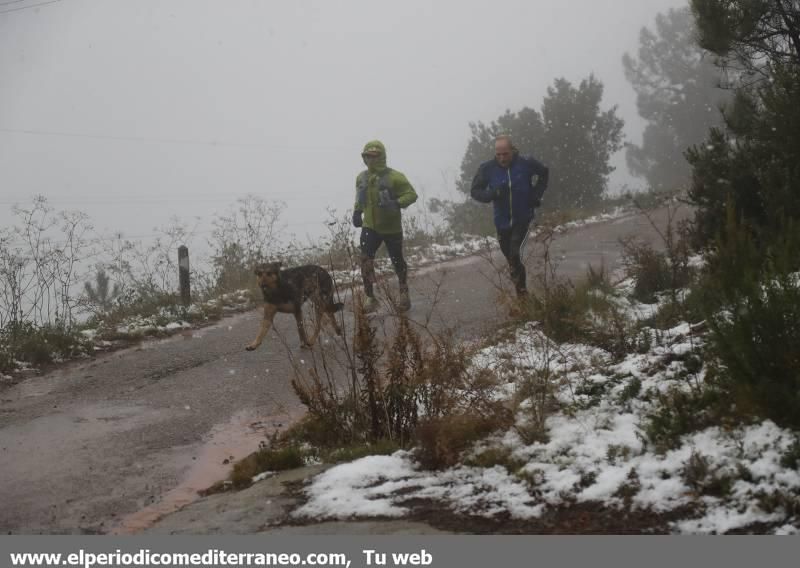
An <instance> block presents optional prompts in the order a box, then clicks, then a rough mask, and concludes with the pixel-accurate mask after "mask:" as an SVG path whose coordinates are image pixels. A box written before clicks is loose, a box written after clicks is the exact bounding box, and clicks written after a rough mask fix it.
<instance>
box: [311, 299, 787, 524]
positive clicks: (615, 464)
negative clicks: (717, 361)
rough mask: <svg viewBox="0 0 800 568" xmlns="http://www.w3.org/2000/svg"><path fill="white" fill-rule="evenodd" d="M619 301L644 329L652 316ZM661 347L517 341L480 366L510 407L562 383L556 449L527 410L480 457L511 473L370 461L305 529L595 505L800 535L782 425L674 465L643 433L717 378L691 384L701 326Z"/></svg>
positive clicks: (703, 449)
mask: <svg viewBox="0 0 800 568" xmlns="http://www.w3.org/2000/svg"><path fill="white" fill-rule="evenodd" d="M625 287H626V284H623V285H622V289H623V290H624V289H625ZM618 301H619V302H620V303H625V304H627V306H626V307H627V311H628V313H629V314H631V315H634V316H637V317H639V318H641V317H646V316H648V315H649V314H651V313H652V311H653V307H645V306H643V305H637V304H635V303H632V302H628V301H627V300H624V299H620V300H618ZM652 337H653V340H652V343H651V345H650V346H649V349H647V350H646V351H645V352H643V353H634V354H630V355H628V356H626V357H625V358H624V359H622V360H619V359H618V360H616V361H615V360H613V358H612V357H611V355H610V354H608V353H606V352H605V351H603V350H601V349H598V348H595V347H590V346H586V345H566V344H561V345H557V344H555V343H553V342H551V341H549V340H548V339H547V338H546V337H545V336H544V335H543V334H542V333H541V332H540V331H539V329H538V328H537V326H535V325H533V324H527V325H526V326H525V327H523V328H520V329H518V330H517V331H516V336H515V337H514V338H513V339H511V340H509V341H506V342H504V343H501V344H499V345H493V346H490V347H486V348H484V349H482V350H480V351H479V352H477V353H476V354H475V355H474V357H473V359H472V365H473V366H474V367H476V368H490V369H492V370H493V371H495V374H496V375H497V376H498V377H499V378H500V380H501V384H502V387H501V388H500V389H498V396H501V397H505V398H506V399H508V400H509V401H510V400H513V399H514V396H515V394H516V393H517V392H518V389H519V388H520V385H522V384H523V383H524V382H525V381H526V380H530V378H531V377H532V376H537V372H541V371H542V370H544V369H545V367H549V369H550V370H554V371H556V373H557V379H555V380H554V381H553V385H552V386H553V393H554V395H555V398H556V399H557V401H558V403H559V405H558V406H559V408H560V410H559V411H557V412H555V413H553V414H550V415H549V416H548V417H547V419H546V427H545V429H546V441H540V442H533V443H527V442H525V441H524V440H523V439H522V437H521V436H520V434H519V432H524V431H525V430H526V427H527V426H528V424H527V423H528V422H529V419H530V416H531V415H532V412H531V407H532V406H533V405H534V404H535V403H533V402H531V401H530V400H529V401H525V402H523V403H522V404H520V405H519V406H518V407H517V408H518V411H517V418H516V424H515V427H514V428H512V429H510V430H509V431H507V432H504V433H499V434H497V435H496V436H494V437H493V438H491V439H487V440H485V441H483V442H482V443H481V444H480V445H479V446H478V447H477V448H475V449H474V450H473V452H474V453H476V454H477V453H480V452H484V451H486V450H487V449H490V448H491V449H494V450H502V451H503V452H504V453H505V454H507V455H508V456H509V459H508V460H507V461H508V462H509V465H497V466H494V467H492V468H488V469H487V468H477V467H467V466H463V465H460V466H458V467H454V468H451V469H448V470H446V471H441V472H429V471H424V470H421V469H420V468H419V467H418V466H417V464H416V463H415V460H414V456H413V454H412V453H410V452H397V453H395V454H394V455H392V456H371V457H366V458H363V459H360V460H358V461H355V462H352V463H348V464H344V465H339V466H337V467H334V468H332V469H330V470H328V471H326V472H325V473H323V474H321V475H319V476H318V477H317V478H316V479H315V480H314V481H313V483H312V484H311V485H310V486H309V487H308V488H307V490H306V492H307V497H308V502H307V503H306V504H305V505H304V506H302V507H301V508H300V509H298V510H297V511H295V516H296V517H298V518H313V519H328V518H335V519H345V518H351V517H370V516H380V517H403V516H404V515H407V514H409V512H410V510H409V507H407V506H405V505H404V503H409V502H410V501H411V500H414V499H427V500H434V501H438V502H439V503H440V504H441V505H443V506H444V507H446V508H449V509H450V510H452V511H453V512H454V513H458V514H469V515H474V516H484V517H495V516H498V515H506V516H510V517H511V518H512V519H534V518H539V517H541V516H542V515H543V514H544V513H546V512H547V511H548V510H549V509H551V508H555V507H560V506H569V505H572V504H577V503H583V502H592V503H602V504H603V505H605V506H606V507H608V508H610V509H612V510H613V509H622V508H630V509H633V510H636V509H640V510H648V511H653V512H656V513H666V512H677V513H679V514H685V518H682V519H681V520H678V521H674V522H672V523H671V524H670V529H671V530H672V531H674V532H676V533H690V534H706V533H724V532H726V531H730V530H734V529H740V528H745V527H748V526H751V525H753V524H754V523H765V524H766V525H767V526H770V527H773V529H772V530H773V531H774V532H775V533H776V534H794V533H796V532H797V530H798V526H800V519H798V518H796V517H793V516H792V514H791V512H787V511H786V510H785V509H784V507H783V506H782V503H791V502H793V501H794V500H795V499H796V496H797V495H798V493H800V473H798V471H797V470H796V469H792V468H790V467H785V466H784V465H782V464H781V462H782V458H783V457H784V456H785V455H786V454H787V452H789V451H790V450H791V449H792V447H793V444H795V443H796V442H795V441H796V437H795V436H794V435H793V434H792V433H791V432H790V431H787V430H782V429H780V428H778V427H777V426H776V425H775V424H773V423H772V422H769V421H765V422H761V423H758V424H752V425H749V426H738V427H734V428H729V429H722V428H719V427H712V428H707V429H704V430H701V431H698V432H694V433H692V434H688V435H684V436H683V437H682V438H680V440H679V442H678V444H677V446H678V447H676V448H674V449H670V450H668V451H661V452H658V451H656V448H654V447H653V444H650V443H648V442H647V441H646V440H647V437H646V435H645V433H644V430H643V427H644V426H643V425H644V424H645V422H646V416H647V415H648V413H650V412H652V411H653V410H654V409H655V405H656V404H658V402H657V401H658V399H659V396H658V395H659V393H661V394H663V393H667V392H668V391H671V390H681V391H691V390H692V389H699V388H701V387H702V385H703V381H704V376H705V369H704V368H703V367H702V366H701V367H700V368H699V370H698V369H697V368H696V367H695V366H692V369H693V370H694V372H690V371H689V369H687V365H686V364H685V362H686V361H687V360H688V359H687V356H689V355H693V354H695V353H696V354H700V351H699V350H700V348H701V347H702V345H703V342H704V339H703V337H702V336H698V335H694V334H693V333H692V329H691V327H690V326H689V325H688V324H686V323H683V324H681V325H678V326H676V327H675V328H673V329H670V330H667V331H664V330H661V331H659V332H655V331H653V332H652ZM539 376H541V375H539ZM465 457H467V456H465ZM713 488H717V489H716V490H714V489H713ZM784 498H786V499H785V500H784ZM683 512H685V513H683Z"/></svg>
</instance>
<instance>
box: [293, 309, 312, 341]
mask: <svg viewBox="0 0 800 568" xmlns="http://www.w3.org/2000/svg"><path fill="white" fill-rule="evenodd" d="M294 321H295V322H297V334H298V335H299V336H300V347H311V346H312V345H313V343H309V341H308V338H307V337H306V328H305V327H303V312H302V311H301V310H295V312H294ZM315 339H316V338H315Z"/></svg>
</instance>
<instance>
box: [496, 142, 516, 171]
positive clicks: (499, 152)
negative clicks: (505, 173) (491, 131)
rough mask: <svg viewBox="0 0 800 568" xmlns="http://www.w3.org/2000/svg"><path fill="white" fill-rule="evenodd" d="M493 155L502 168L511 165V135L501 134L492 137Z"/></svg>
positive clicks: (512, 147) (512, 150)
mask: <svg viewBox="0 0 800 568" xmlns="http://www.w3.org/2000/svg"><path fill="white" fill-rule="evenodd" d="M494 157H495V158H496V159H497V163H498V164H500V165H501V166H502V167H504V168H507V167H508V166H510V165H511V160H513V159H514V144H513V143H512V142H511V136H507V135H505V134H503V135H501V136H498V137H497V138H495V139H494Z"/></svg>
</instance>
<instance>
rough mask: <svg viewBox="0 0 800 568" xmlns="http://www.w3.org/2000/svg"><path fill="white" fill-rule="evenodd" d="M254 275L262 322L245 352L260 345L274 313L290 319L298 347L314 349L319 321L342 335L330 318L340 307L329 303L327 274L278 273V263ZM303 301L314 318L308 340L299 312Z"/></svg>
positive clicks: (304, 269)
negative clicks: (261, 299)
mask: <svg viewBox="0 0 800 568" xmlns="http://www.w3.org/2000/svg"><path fill="white" fill-rule="evenodd" d="M255 273H256V276H258V285H259V286H260V287H261V291H262V292H263V293H264V319H263V320H261V329H260V330H259V332H258V336H257V337H256V338H255V340H254V341H253V343H251V344H250V345H248V346H247V350H248V351H252V350H254V349H256V348H257V347H258V346H259V345H261V342H262V341H264V338H265V337H266V336H267V333H268V332H269V328H270V327H271V326H272V320H273V318H274V317H275V314H276V313H278V312H281V313H284V314H293V315H294V319H295V321H296V322H297V333H299V334H300V343H301V345H302V346H303V347H311V346H312V345H314V342H316V340H317V337H318V336H319V331H320V328H321V327H322V319H323V318H327V319H328V321H330V323H331V325H333V329H334V331H335V332H336V335H341V334H342V330H341V329H340V328H339V324H338V323H337V322H336V316H334V314H335V313H336V312H338V311H339V310H341V309H342V308H343V307H344V304H342V303H335V302H334V301H333V278H331V275H330V274H328V271H327V270H325V269H324V268H322V267H321V266H314V265H307V266H298V267H296V268H287V269H286V270H281V263H280V262H270V263H267V264H261V265H259V266H257V267H256V269H255ZM306 300H311V302H312V304H313V305H314V312H315V316H316V317H315V318H314V320H315V321H314V333H313V334H312V336H311V339H308V337H306V330H305V328H304V327H303V313H302V309H303V304H304V303H305V302H306Z"/></svg>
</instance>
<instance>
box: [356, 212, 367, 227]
mask: <svg viewBox="0 0 800 568" xmlns="http://www.w3.org/2000/svg"><path fill="white" fill-rule="evenodd" d="M363 213H364V212H363V211H358V210H356V211H353V226H354V227H360V226H361V225H363V224H364V220H363V219H362V218H361V215H363Z"/></svg>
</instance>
